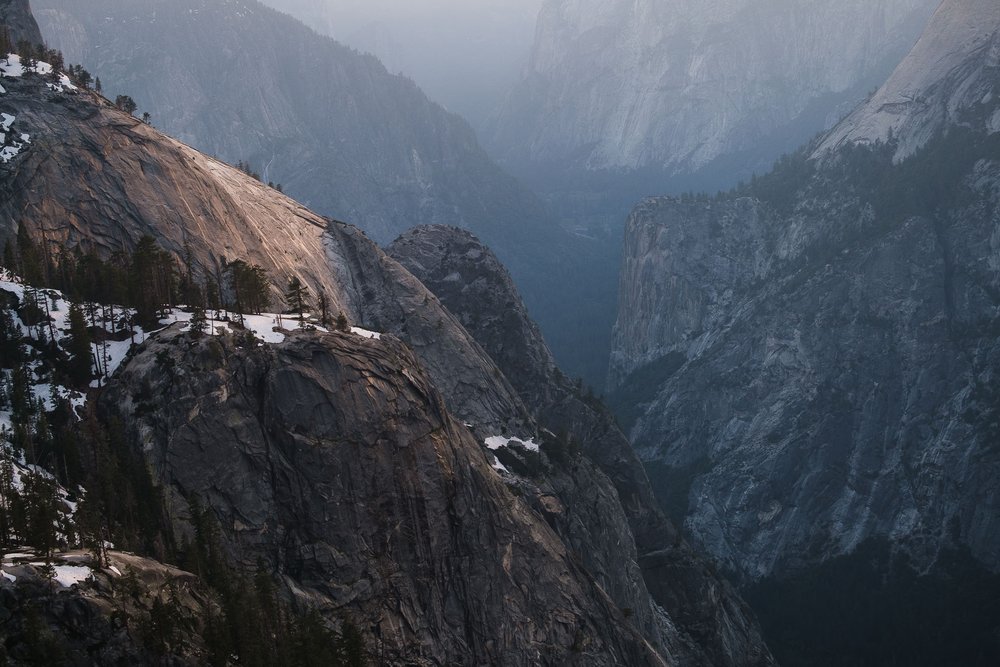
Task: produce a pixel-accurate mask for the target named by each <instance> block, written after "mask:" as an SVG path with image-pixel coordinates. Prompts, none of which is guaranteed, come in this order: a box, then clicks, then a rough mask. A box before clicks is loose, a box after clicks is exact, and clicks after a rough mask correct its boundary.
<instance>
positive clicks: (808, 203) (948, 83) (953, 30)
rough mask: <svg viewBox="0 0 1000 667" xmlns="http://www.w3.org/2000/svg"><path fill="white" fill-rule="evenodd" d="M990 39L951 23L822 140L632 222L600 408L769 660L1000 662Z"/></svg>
mask: <svg viewBox="0 0 1000 667" xmlns="http://www.w3.org/2000/svg"><path fill="white" fill-rule="evenodd" d="M998 29H1000V9H998V7H997V6H996V5H995V3H982V2H978V1H976V0H950V1H948V2H945V3H943V4H942V6H941V8H940V9H939V10H938V11H937V13H936V14H935V16H934V18H933V19H932V21H931V22H930V24H929V25H928V28H927V30H926V32H925V34H924V35H923V37H922V38H921V39H920V41H919V43H918V44H917V46H916V47H915V48H914V51H913V53H912V54H911V55H910V56H909V57H908V58H907V59H905V60H904V61H903V63H902V64H901V65H900V67H899V69H897V71H896V72H895V73H894V74H893V76H892V77H890V79H889V80H888V82H887V83H886V85H885V86H884V87H883V88H882V89H881V90H880V91H878V92H877V93H876V94H875V95H874V96H873V98H872V102H870V103H869V104H866V105H863V106H862V107H861V108H860V109H859V110H858V111H856V112H855V113H854V114H852V115H851V116H850V117H848V118H847V119H846V120H845V121H844V123H843V124H842V125H840V126H838V127H837V128H835V129H834V130H833V131H832V132H831V133H830V135H828V136H827V137H825V138H821V139H819V140H817V141H816V142H815V143H814V144H812V145H810V146H807V147H805V148H804V149H802V150H800V151H799V152H797V153H796V154H794V155H791V156H788V157H786V158H784V159H782V160H780V161H779V162H778V164H777V165H776V167H775V169H774V170H773V171H772V172H771V173H769V174H767V175H765V176H763V177H759V178H755V179H754V180H753V181H752V182H751V183H750V184H749V185H747V186H744V187H741V188H738V189H736V190H735V191H733V192H732V193H730V194H728V195H724V196H718V197H708V196H690V197H684V198H655V199H648V200H646V201H644V202H642V203H641V204H640V205H638V206H637V207H636V208H635V209H634V211H633V213H632V215H631V217H630V218H629V221H628V223H627V227H626V240H625V251H624V253H623V272H622V277H621V284H620V310H619V318H618V322H617V325H616V328H615V345H614V352H613V355H612V358H611V364H610V373H609V387H610V388H611V390H612V393H611V396H610V400H611V403H612V404H613V406H614V408H615V410H616V413H617V415H618V417H619V419H620V421H621V423H622V424H623V426H624V427H625V428H626V431H627V433H628V434H629V437H630V440H631V441H632V443H633V445H634V446H635V448H636V450H637V452H638V454H639V456H640V458H642V459H643V461H644V462H645V463H646V467H647V471H648V472H649V475H650V480H651V482H652V485H653V487H654V489H655V490H656V492H657V495H658V498H659V499H660V501H661V502H662V504H663V505H664V507H665V508H666V509H667V510H668V512H669V513H670V514H671V515H672V516H674V517H675V518H677V519H678V520H683V522H684V527H685V532H686V533H687V535H688V536H689V538H690V539H691V540H692V542H693V543H694V544H695V545H697V546H698V547H700V548H701V549H703V550H704V551H705V552H707V553H709V554H711V555H712V556H713V557H714V558H715V559H716V560H717V561H718V562H719V563H721V564H722V565H723V566H724V567H725V568H726V569H728V570H730V571H732V572H733V573H735V576H736V577H737V578H738V579H740V580H741V581H742V583H743V585H744V586H745V588H744V592H745V593H746V594H747V596H748V598H749V599H750V600H751V601H752V603H753V604H754V605H755V609H757V611H758V613H759V614H760V616H761V618H762V623H763V627H764V630H765V635H766V636H767V637H768V639H769V641H770V642H772V647H773V648H774V650H775V654H776V655H777V657H778V658H779V659H780V660H783V661H787V662H790V663H793V664H794V663H799V662H802V661H810V662H812V661H814V660H819V663H817V664H837V663H836V660H837V658H835V657H833V656H839V659H843V660H847V661H849V662H859V663H865V664H880V663H884V662H885V661H889V660H902V661H905V662H907V663H908V664H928V665H932V664H941V663H942V662H954V661H957V662H962V663H963V664H984V665H985V664H990V663H991V662H992V661H995V660H996V658H997V656H998V654H1000V647H998V646H997V645H996V642H995V640H994V639H991V637H994V636H995V633H996V630H997V627H998V625H1000V618H998V617H997V615H996V614H995V613H993V612H992V607H991V606H990V604H989V603H988V602H986V600H987V599H988V598H989V597H990V596H991V595H995V594H996V590H997V581H998V580H1000V579H998V577H997V572H998V571H1000V542H998V541H997V535H998V532H1000V526H998V525H997V517H1000V506H998V504H997V498H996V493H995V489H996V479H997V475H998V473H1000V456H998V452H997V448H996V442H997V433H998V431H997V424H998V423H1000V422H998V413H997V405H998V403H997V401H996V398H997V394H996V392H995V390H994V387H995V386H996V381H997V373H998V368H1000V367H998V365H997V364H998V361H1000V356H998V355H1000V348H998V346H997V331H998V320H997V309H996V303H997V296H996V295H997V294H998V291H997V290H998V288H1000V282H998V278H997V276H998V273H997V267H998V266H1000V259H998V254H997V253H998V248H1000V245H998V237H997V231H996V230H997V229H998V223H1000V217H998V216H1000V143H998V136H1000V135H998V133H997V130H998V128H997V127H996V126H995V121H994V119H995V118H996V114H997V113H998V111H997V97H996V95H997V92H998V90H997V84H998V82H1000V78H998V72H1000V68H998V66H997V61H996V57H995V53H994V51H995V48H994V46H995V43H996V39H997V32H998ZM932 65H933V66H932ZM932 75H933V76H932ZM934 77H936V78H934ZM907 100H908V101H907ZM979 592H983V595H982V596H980V595H979ZM831 609H835V610H837V612H836V613H833V614H829V613H827V612H826V611H825V610H831ZM888 618H891V619H896V620H893V621H892V622H891V623H890V624H889V625H891V628H890V627H888V625H887V624H886V620H885V619H888ZM844 619H849V620H844ZM935 632H937V634H934V633H935ZM872 633H882V634H880V636H883V637H884V638H885V639H884V640H882V643H881V644H880V643H879V642H878V641H876V642H871V641H868V640H864V639H860V638H862V637H866V636H867V637H870V636H872ZM845 637H846V638H848V639H845ZM932 637H933V638H932ZM817 656H828V657H824V658H822V659H820V658H818V657H817Z"/></svg>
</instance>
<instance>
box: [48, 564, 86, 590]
mask: <svg viewBox="0 0 1000 667" xmlns="http://www.w3.org/2000/svg"><path fill="white" fill-rule="evenodd" d="M54 569H55V571H56V576H55V577H54V578H55V580H56V581H58V582H59V585H61V586H62V587H63V588H69V587H70V586H75V585H76V584H81V583H83V582H85V581H86V580H87V579H90V578H91V577H92V576H94V571H93V570H91V569H90V568H89V567H87V566H86V565H56V566H55V568H54Z"/></svg>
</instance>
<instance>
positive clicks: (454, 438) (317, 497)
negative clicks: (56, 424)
mask: <svg viewBox="0 0 1000 667" xmlns="http://www.w3.org/2000/svg"><path fill="white" fill-rule="evenodd" d="M167 357H169V358H170V359H171V360H172V361H173V363H172V364H168V365H169V366H171V368H172V371H170V372H166V373H165V372H164V371H163V368H164V363H163V361H162V360H163V359H164V358H167ZM154 396H155V397H157V398H156V403H155V407H153V408H152V409H142V406H143V405H144V404H148V401H150V400H151V399H152V397H154ZM105 404H106V406H107V408H108V409H110V410H112V411H113V412H115V413H116V414H118V415H120V416H121V417H122V418H123V419H124V420H125V422H126V428H127V430H128V432H129V434H130V435H131V436H132V437H134V438H135V439H136V440H137V442H139V443H142V446H143V448H144V449H145V451H146V452H147V456H148V459H149V461H150V463H151V465H152V467H153V470H154V471H155V476H156V478H157V479H159V480H160V481H161V483H162V484H163V488H164V490H165V492H166V493H167V494H168V503H169V504H170V505H171V507H172V510H173V511H174V512H175V513H176V515H177V516H183V514H184V512H185V511H186V510H185V508H186V506H187V503H186V501H185V500H184V498H186V497H190V496H191V495H192V494H193V495H195V496H197V497H201V498H204V499H206V502H207V503H208V504H209V505H210V506H211V507H212V508H213V510H214V511H215V513H216V515H217V516H218V517H219V521H220V524H221V526H222V530H221V534H222V538H223V540H224V542H225V544H226V547H227V548H228V549H229V551H230V553H231V554H232V555H233V557H235V558H238V559H240V560H241V562H243V563H244V564H245V565H247V566H250V565H251V564H253V563H256V562H260V561H262V562H264V563H266V564H267V565H268V566H270V567H271V568H273V569H274V570H276V571H278V572H279V573H281V574H282V575H284V576H285V577H286V578H287V581H288V582H289V584H290V588H291V590H292V591H294V593H295V595H297V596H298V597H300V598H302V599H303V601H308V602H310V603H312V604H318V605H320V606H321V608H323V609H324V610H327V611H330V610H337V611H338V612H341V613H342V612H350V614H351V615H352V616H353V617H355V618H356V619H357V623H358V625H359V626H360V627H362V628H364V629H366V630H368V629H370V630H371V631H372V632H373V633H374V635H375V636H377V637H379V638H380V642H381V646H379V647H378V648H377V650H378V651H379V652H380V654H381V655H384V656H385V659H386V660H388V661H389V662H397V661H406V662H407V663H408V664H456V663H457V664H470V663H472V664H476V663H479V664H481V663H499V662H503V663H504V664H519V665H520V664H523V665H527V664H539V663H541V664H560V663H565V662H566V661H568V660H570V659H571V657H572V659H574V660H579V661H582V662H583V663H585V664H621V663H625V664H643V665H659V664H665V663H663V661H662V659H661V658H660V657H659V656H658V655H657V653H656V652H655V651H654V650H653V649H652V648H651V647H650V646H649V645H648V644H647V643H646V642H645V641H644V640H643V639H642V638H641V636H640V635H639V634H638V633H636V632H635V631H634V630H632V629H631V628H630V624H629V622H628V621H627V620H626V618H625V616H624V615H623V613H622V612H621V611H620V610H619V609H618V608H617V607H615V606H614V605H613V604H612V603H611V601H610V599H609V598H607V597H606V595H605V594H604V593H603V592H602V591H601V589H600V588H599V587H598V586H596V585H595V582H594V581H593V579H591V577H590V576H589V575H588V574H587V573H586V571H585V570H584V569H583V568H582V567H580V566H579V565H577V564H575V563H574V562H573V560H572V558H571V557H570V555H569V553H568V552H567V550H566V547H565V546H564V545H563V544H562V542H561V541H560V540H559V538H558V537H557V536H556V535H555V534H554V533H553V532H552V530H551V529H549V528H548V527H547V526H546V525H545V524H544V522H542V521H541V519H540V518H539V517H538V516H537V515H536V514H534V513H533V512H532V511H530V510H529V509H528V507H527V506H526V505H525V504H524V503H523V502H522V501H520V500H518V499H517V498H516V497H515V496H514V495H513V494H512V493H511V492H510V491H509V490H508V489H507V487H506V486H505V485H504V483H503V482H502V481H501V479H500V477H499V475H498V473H497V472H496V471H495V470H493V469H492V468H491V467H490V465H489V463H488V461H487V458H486V455H485V454H484V452H483V450H482V449H481V448H480V447H479V445H478V444H477V443H476V441H475V440H474V438H473V436H472V433H471V432H470V431H469V430H468V429H467V428H465V427H463V426H462V425H461V424H460V423H458V422H457V421H455V419H454V418H452V417H451V416H450V414H449V413H448V411H447V409H446V407H445V404H444V401H443V399H442V398H441V396H440V395H439V394H438V393H437V391H436V390H435V389H434V388H433V386H432V385H431V383H430V380H429V378H428V377H427V375H426V374H425V373H424V372H423V370H422V369H421V367H420V363H419V361H418V360H417V358H416V357H415V356H413V354H412V353H411V352H410V351H409V350H408V349H407V348H406V347H405V346H404V345H403V344H402V343H400V342H399V341H397V340H394V339H392V338H389V337H383V338H382V339H381V340H367V339H364V338H362V337H360V336H356V335H353V334H339V333H337V334H320V333H301V334H297V335H293V336H291V337H290V338H289V339H288V340H286V342H285V343H283V344H280V345H276V346H265V347H253V348H249V349H239V348H237V347H236V346H235V345H234V342H233V341H232V340H229V339H225V338H223V339H202V340H200V341H197V342H192V341H191V340H190V339H189V338H188V337H187V336H184V335H171V334H170V332H167V333H166V335H161V336H159V337H157V338H156V339H155V340H152V341H150V343H148V344H147V345H146V346H145V349H144V350H143V351H142V352H141V353H140V354H139V355H138V356H136V358H135V359H133V361H132V362H130V363H129V364H128V366H127V367H126V369H125V370H124V372H123V373H122V374H121V375H120V377H119V378H118V379H117V380H116V382H115V383H114V386H113V387H112V388H111V389H110V390H109V392H108V394H107V396H106V403H105ZM208 443H211V447H207V448H206V445H207V444H208ZM371 648H372V649H373V650H376V647H371Z"/></svg>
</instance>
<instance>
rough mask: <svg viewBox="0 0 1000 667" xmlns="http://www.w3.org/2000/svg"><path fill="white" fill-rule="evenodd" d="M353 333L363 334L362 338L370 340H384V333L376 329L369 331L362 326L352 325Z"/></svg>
mask: <svg viewBox="0 0 1000 667" xmlns="http://www.w3.org/2000/svg"><path fill="white" fill-rule="evenodd" d="M351 333H352V334H355V335H356V336H361V337H362V338H367V339H368V340H382V334H380V333H376V332H374V331H368V330H367V329H362V328H361V327H351Z"/></svg>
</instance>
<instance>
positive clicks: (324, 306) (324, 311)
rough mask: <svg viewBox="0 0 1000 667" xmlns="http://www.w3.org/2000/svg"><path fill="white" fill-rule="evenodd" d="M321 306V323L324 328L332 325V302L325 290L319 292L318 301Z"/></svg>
mask: <svg viewBox="0 0 1000 667" xmlns="http://www.w3.org/2000/svg"><path fill="white" fill-rule="evenodd" d="M316 302H317V304H318V305H319V323H320V324H322V325H323V326H324V327H325V326H329V324H330V300H329V299H327V298H326V292H325V291H324V290H320V291H319V297H317V299H316Z"/></svg>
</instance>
